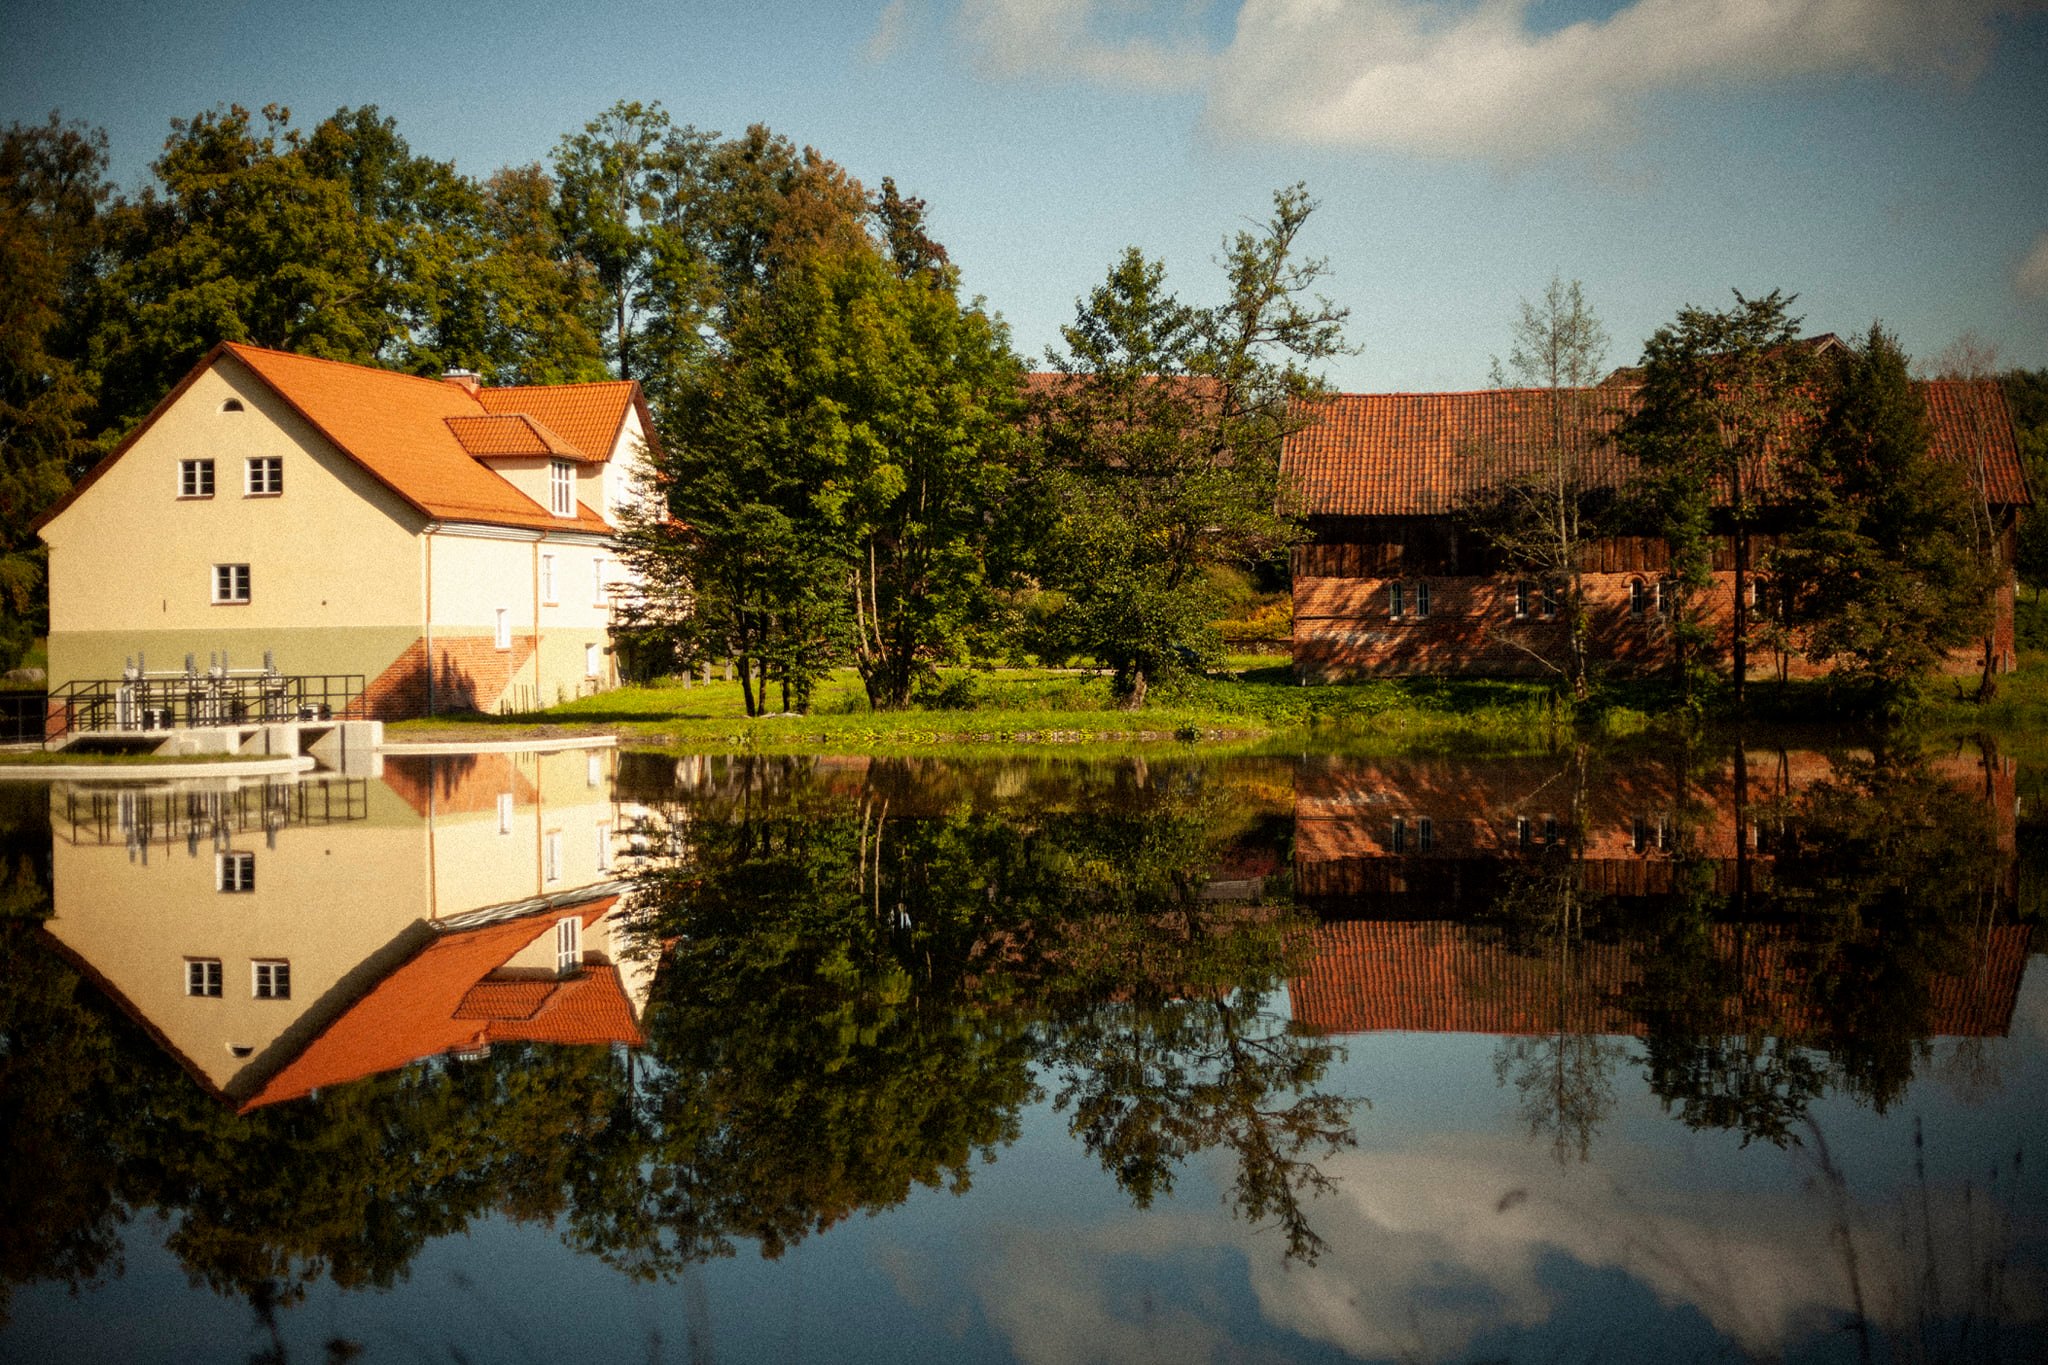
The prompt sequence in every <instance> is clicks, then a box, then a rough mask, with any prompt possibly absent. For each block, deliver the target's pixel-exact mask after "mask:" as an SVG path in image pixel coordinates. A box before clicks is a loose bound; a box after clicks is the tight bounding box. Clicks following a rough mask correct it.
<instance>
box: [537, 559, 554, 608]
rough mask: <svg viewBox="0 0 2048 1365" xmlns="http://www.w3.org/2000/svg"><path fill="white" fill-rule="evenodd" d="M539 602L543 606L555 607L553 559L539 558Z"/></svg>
mask: <svg viewBox="0 0 2048 1365" xmlns="http://www.w3.org/2000/svg"><path fill="white" fill-rule="evenodd" d="M540 600H541V604H542V605H543V606H549V607H552V606H554V605H555V557H554V556H553V555H542V556H541V557H540Z"/></svg>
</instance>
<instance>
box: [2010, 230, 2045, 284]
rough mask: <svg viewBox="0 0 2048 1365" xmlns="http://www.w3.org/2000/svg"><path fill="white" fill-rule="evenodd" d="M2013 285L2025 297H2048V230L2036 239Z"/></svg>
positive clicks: (2014, 277) (2015, 276)
mask: <svg viewBox="0 0 2048 1365" xmlns="http://www.w3.org/2000/svg"><path fill="white" fill-rule="evenodd" d="M2013 285H2014V286H2015V287H2016V288H2017V289H2018V290H2019V291H2020V297H2021V298H2023V299H2048V232H2044V233H2042V234H2041V235H2040V236H2039V237H2036V238H2035V239H2034V246H2033V249H2032V250H2031V251H2029V252H2028V253H2027V259H2025V260H2024V261H2021V262H2020V268H2019V273H2018V274H2016V275H2014V276H2013Z"/></svg>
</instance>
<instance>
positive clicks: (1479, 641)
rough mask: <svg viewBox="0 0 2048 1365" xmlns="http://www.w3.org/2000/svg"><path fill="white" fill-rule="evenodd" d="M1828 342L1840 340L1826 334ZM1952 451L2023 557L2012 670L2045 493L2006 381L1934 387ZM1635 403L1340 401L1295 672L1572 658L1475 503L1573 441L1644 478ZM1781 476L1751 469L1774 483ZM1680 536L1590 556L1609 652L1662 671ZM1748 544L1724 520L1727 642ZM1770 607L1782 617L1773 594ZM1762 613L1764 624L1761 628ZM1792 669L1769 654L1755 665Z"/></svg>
mask: <svg viewBox="0 0 2048 1365" xmlns="http://www.w3.org/2000/svg"><path fill="white" fill-rule="evenodd" d="M1817 340H1819V341H1823V342H1828V341H1829V339H1825V338H1821V339H1817ZM1920 389H1921V392H1922V393H1923V394H1924V395H1925V396H1926V399H1927V404H1928V415H1929V418H1930V420H1931V422H1932V425H1933V435H1934V440H1933V451H1934V454H1935V456H1936V458H1938V459H1943V460H1947V461H1950V462H1953V463H1957V464H1960V465H1962V466H1963V467H1964V468H1966V469H1969V470H1971V471H1972V472H1973V475H1974V476H1975V478H1976V481H1977V482H1978V483H1979V484H1980V486H1981V487H1982V488H1983V490H1984V498H1985V504H1986V507H1987V509H1988V511H1989V514H1990V517H1991V521H1992V524H1993V526H1994V528H1995V529H1996V531H1997V533H1998V538H1997V542H1996V543H1997V548H1998V553H1999V554H2000V557H2001V562H2002V563H2003V564H2004V565H2006V566H2007V570H2008V572H2007V574H2006V577H2005V580H2004V582H2003V584H2002V585H2001V587H2000V588H1999V590H1998V594H1997V599H1996V610H1997V621H1996V626H1995V628H1994V631H1993V649H1994V652H1995V654H1996V656H1997V662H1998V664H1999V666H2000V667H2002V668H2008V669H2009V668H2011V667H2012V666H2013V663H2014V651H2013V635H2012V620H2013V586H2012V578H2011V574H2010V566H2011V565H2012V563H2013V555H2014V553H2015V550H2016V542H2015V540H2014V528H2015V526H2016V524H2017V513H2018V509H2019V508H2020V507H2021V506H2023V505H2026V504H2028V503H2029V502H2030V501H2031V499H2030V498H2029V496H2028V492H2027V488H2026V483H2025V480H2024V478H2023V477H2022V475H2021V472H2020V463H2019V453H2018V446H2017V443H2016V441H2015V438H2014V435H2013V425H2012V417H2011V414H2010V413H2009V411H2008V410H2007V408H2006V405H2005V399H2004V395H2003V393H2002V391H2001V390H2000V389H1999V387H1998V385H1997V384H1996V383H1995V382H1993V381H1982V382H1975V381H1972V382H1965V381H1938V382H1930V383H1925V384H1922V385H1921V386H1920ZM1633 401H1634V390H1633V389H1632V388H1631V387H1629V386H1628V385H1627V384H1625V383H1621V384H1615V383H1610V384H1609V385H1606V386H1602V387H1601V388H1598V389H1588V390H1578V391H1568V392H1566V393H1564V394H1563V395H1562V396H1560V395H1557V394H1553V393H1551V392H1550V391H1547V390H1531V389H1490V390H1482V391H1479V392H1473V393H1388V394H1338V395H1335V396H1333V397H1332V398H1331V399H1330V400H1329V401H1328V403H1327V404H1326V405H1325V407H1324V408H1323V410H1322V412H1321V415H1320V417H1319V419H1318V420H1317V421H1316V422H1315V423H1314V424H1312V425H1311V426H1309V427H1308V428H1307V429H1306V430H1304V431H1302V432H1301V433H1299V434H1298V435H1297V436H1295V437H1294V438H1292V440H1291V441H1290V442H1289V445H1288V450H1287V455H1286V461H1285V463H1286V468H1287V472H1288V473H1289V474H1290V476H1291V477H1292V478H1293V480H1294V484H1295V487H1296V488H1297V489H1298V490H1299V492H1300V494H1301V496H1302V498H1303V500H1304V507H1303V510H1304V511H1305V512H1306V513H1307V515H1308V519H1309V526H1310V529H1311V531H1312V533H1313V536H1314V540H1313V543H1311V544H1309V545H1306V546H1303V547H1302V548H1300V549H1298V550H1296V551H1295V556H1294V564H1293V579H1294V666H1295V671H1296V673H1297V674H1299V675H1300V676H1301V677H1303V678H1305V679H1315V680H1329V679H1336V678H1344V677H1355V676H1370V675H1398V674H1432V673H1468V674H1492V675H1509V674H1529V673H1539V672H1543V671H1545V669H1544V666H1543V665H1542V664H1540V663H1539V662H1538V658H1539V656H1540V657H1543V658H1548V659H1551V660H1557V659H1560V658H1562V651H1563V645H1564V628H1565V627H1564V620H1563V614H1562V612H1561V611H1560V610H1558V604H1557V603H1556V602H1555V601H1553V600H1552V599H1551V598H1550V597H1548V596H1547V595H1546V594H1545V593H1544V592H1543V591H1542V590H1541V588H1540V585H1537V584H1533V583H1531V582H1529V581H1527V580H1526V579H1524V578H1519V577H1518V576H1517V575H1515V574H1513V573H1510V572H1508V570H1507V566H1505V565H1503V564H1502V562H1501V561H1500V558H1499V556H1498V554H1497V553H1495V552H1494V550H1493V549H1492V548H1491V547H1490V545H1489V544H1488V542H1487V541H1486V539H1485V538H1484V537H1483V536H1482V535H1481V534H1480V533H1479V532H1478V530H1477V528H1476V526H1475V523H1474V519H1473V515H1472V513H1471V511H1470V510H1469V509H1470V506H1471V504H1472V502H1473V500H1474V498H1475V496H1476V495H1478V494H1479V493H1480V492H1481V491H1482V490H1483V489H1485V488H1486V487H1488V486H1490V485H1492V484H1495V483H1497V482H1499V481H1500V480H1501V479H1502V478H1504V477H1521V476H1526V475H1527V474H1529V473H1531V472H1532V471H1534V470H1537V469H1539V468H1542V467H1544V465H1545V463H1546V462H1547V461H1548V459H1549V455H1548V453H1547V452H1549V451H1551V450H1553V449H1556V448H1557V446H1558V445H1559V443H1560V441H1562V443H1564V444H1565V445H1566V446H1567V448H1574V449H1577V450H1579V451H1582V452H1584V454H1583V457H1582V458H1583V461H1584V464H1583V467H1584V468H1585V470H1586V472H1587V476H1588V481H1589V482H1590V483H1591V484H1593V485H1595V486H1601V485H1604V486H1608V487H1619V486H1620V485H1621V484H1622V483H1624V482H1625V481H1626V480H1627V479H1628V478H1629V477H1630V474H1631V472H1632V471H1631V469H1630V467H1629V466H1628V464H1627V462H1626V461H1625V460H1624V459H1623V458H1622V457H1621V456H1620V455H1619V454H1618V453H1617V452H1616V451H1615V449H1614V447H1613V445H1612V443H1611V441H1610V440H1609V437H1610V435H1611V433H1612V431H1613V429H1614V427H1615V425H1616V423H1617V421H1618V420H1619V417H1620V414H1621V413H1622V412H1623V411H1625V410H1626V409H1627V408H1628V406H1629V405H1630V404H1631V403H1632V402H1633ZM1766 479H1767V471H1762V470H1759V471H1754V472H1752V473H1751V474H1750V479H1749V481H1750V485H1751V487H1752V488H1754V487H1758V486H1764V481H1765V480H1766ZM1755 528H1756V533H1755V534H1753V535H1752V536H1751V538H1750V540H1751V547H1750V555H1751V567H1752V569H1754V568H1755V567H1757V566H1758V565H1759V564H1761V563H1762V562H1763V559H1764V556H1765V554H1766V553H1767V551H1768V549H1769V547H1770V545H1771V544H1772V540H1773V536H1774V534H1776V533H1778V532H1781V531H1782V528H1781V527H1774V525H1773V524H1772V523H1771V521H1770V519H1769V515H1768V513H1765V514H1764V515H1763V516H1762V517H1760V518H1758V519H1757V520H1756V521H1755ZM1667 567H1668V556H1667V554H1666V551H1665V547H1664V543H1663V542H1662V541H1661V540H1660V539H1657V538H1654V537H1650V536H1616V537H1611V538H1608V539H1604V540H1600V541H1598V542H1596V543H1594V544H1593V545H1592V546H1591V547H1590V549H1589V552H1588V556H1587V560H1586V562H1585V564H1584V565H1583V568H1584V569H1585V577H1584V583H1585V593H1586V606H1587V611H1588V617H1589V623H1590V626H1591V630H1592V648H1593V651H1594V657H1595V658H1596V659H1597V660H1600V661H1602V662H1604V663H1608V664H1612V665H1619V666H1623V667H1635V668H1647V667H1652V666H1655V665H1657V664H1659V663H1661V662H1663V661H1664V660H1666V659H1667V658H1668V649H1669V639H1668V633H1667V630H1666V623H1665V619H1664V614H1663V598H1662V596H1661V589H1660V584H1661V580H1662V579H1663V577H1664V575H1665V573H1666V570H1667ZM1734 570H1735V554H1734V542H1733V537H1732V536H1731V535H1730V534H1729V533H1728V528H1727V526H1726V525H1725V524H1724V525H1723V526H1722V527H1721V535H1720V537H1719V539H1718V541H1717V545H1716V548H1715V551H1714V579H1715V584H1714V588H1713V590H1712V591H1711V592H1710V593H1709V595H1708V598H1707V601H1706V606H1705V610H1706V612H1707V615H1708V617H1709V619H1710V620H1712V621H1713V622H1715V623H1716V624H1717V625H1718V628H1719V630H1720V632H1721V637H1722V641H1723V646H1724V648H1725V646H1726V643H1727V641H1729V640H1730V639H1732V637H1733V620H1734V593H1735V587H1734ZM1760 600H1761V602H1762V603H1763V604H1764V608H1765V610H1766V611H1767V610H1768V594H1767V592H1766V594H1765V595H1764V597H1763V598H1762V599H1760ZM1755 624H1756V623H1754V622H1753V624H1752V632H1754V629H1755ZM1781 662H1785V663H1786V664H1787V666H1788V668H1789V669H1790V670H1791V671H1795V672H1796V671H1798V670H1799V669H1800V668H1801V667H1802V666H1801V665H1799V664H1798V663H1797V662H1796V661H1789V660H1787V661H1781V660H1780V659H1779V658H1778V656H1776V655H1775V654H1768V653H1766V652H1765V651H1763V650H1760V649H1755V648H1753V649H1752V652H1751V665H1752V668H1753V669H1756V670H1758V671H1760V672H1761V671H1772V670H1775V669H1776V668H1777V667H1778V666H1779V664H1780V663H1781Z"/></svg>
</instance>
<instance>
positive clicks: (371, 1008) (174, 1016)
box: [0, 747, 2048, 1365]
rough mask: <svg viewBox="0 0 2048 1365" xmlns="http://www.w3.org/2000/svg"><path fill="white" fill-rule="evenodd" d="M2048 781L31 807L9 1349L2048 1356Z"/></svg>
mask: <svg viewBox="0 0 2048 1365" xmlns="http://www.w3.org/2000/svg"><path fill="white" fill-rule="evenodd" d="M2023 789H2026V781H2025V776H2024V775H2022V774H2021V773H2019V772H2018V771H2017V770H2016V768H2015V767H2014V765H2013V764H2012V762H2011V761H2010V760H2008V759H2001V758H1998V757H1995V756H1987V755H1985V754H1983V753H1980V752H1977V751H1975V750H1965V751H1961V752H1954V753H1942V754H1939V755H1934V756H1931V757H1929V756H1924V755H1917V756H1902V755H1889V754H1876V755H1874V754H1872V753H1870V752H1868V751H1848V750H1844V751H1838V752H1831V753H1823V752H1810V751H1788V750H1784V749H1777V748H1771V749H1766V748H1761V747H1756V748H1749V749H1747V750H1744V751H1723V750H1705V749H1697V748H1696V749H1692V750H1689V751H1680V750H1668V751H1667V750H1631V751H1629V752H1627V753H1625V754H1624V753H1602V752H1600V751H1595V750H1584V751H1576V752H1564V753H1559V754H1556V755H1552V756H1547V757H1542V758H1516V759H1507V760H1502V759H1468V758H1462V757H1439V758H1420V759H1382V758H1353V757H1331V756H1309V757H1302V758H1299V759H1234V760H1205V759H1202V758H1199V757H1192V756H1191V757H1186V758H1173V759H1157V758H1155V759H1149V760H1137V759H1131V760H1124V761H1120V762H1118V761H1113V762H1075V761H1063V760H1059V759H1057V758H1045V759H1038V760H1024V761H992V762H941V761H931V760H910V761H905V760H869V759H855V758H844V759H842V758H818V759H809V760H798V761H787V760H765V759H695V758H686V759H682V760H677V759H675V758H673V757H669V756H660V757H657V756H650V755H638V754H619V753H616V752H613V751H609V750H606V751H595V752H560V753H552V754H547V755H534V754H519V755H491V756H483V757H460V758H437V759H407V760H396V759H387V760H386V761H385V762H384V764H383V767H382V772H381V774H380V775H379V776H375V777H370V778H366V779H365V778H356V779H341V778H320V777H309V778H307V779H305V780H301V781H295V782H270V783H266V782H262V781H251V782H247V783H243V784H240V785H236V784H233V783H231V782H221V781H208V782H196V783H177V784H172V785H167V786H163V787H158V788H150V789H146V790H137V789H128V788H113V787H104V786H94V785H90V784H85V783H60V784H56V785H54V786H31V785H27V784H18V783H17V784H0V904H4V910H5V913H4V915H0V934H4V937H0V1157H4V1160H0V1359H6V1360H21V1361H39V1362H40V1361H74V1360H78V1361H85V1360H93V1361H98V1360H134V1361H155V1360H162V1361H173V1360H176V1361H185V1360H194V1359H200V1360H234V1361H245V1360H247V1361H253V1360H259V1359H260V1360H266V1361H277V1360H292V1361H301V1362H322V1361H330V1360H334V1361H338V1360H343V1359H361V1360H367V1361H451V1360H453V1361H499V1360H509V1361H548V1362H555V1361H583V1360H591V1361H600V1360H601V1361H615V1360H660V1361H670V1360H673V1361H756V1360H762V1361H778V1362H779V1361H793V1360H821V1361H837V1360H873V1361H899V1360H989V1361H1009V1360H1017V1361H1028V1362H1058V1361H1095V1360H1103V1361H1143V1360H1161V1361H1169V1362H1173V1363H1174V1365H1188V1363H1189V1362H1199V1361H1210V1360H1217V1361H1225V1360H1228V1361H1240V1360H1249V1361H1266V1360H1274V1361H1281V1360H1352V1359H1365V1360H1404V1361H1405V1360H1429V1361H1434V1360H1502V1359H1512V1360H1541V1361H1575V1360H1649V1359H1655V1360H1673V1359H1682V1360H1701V1359H1704V1360H1714V1359H1745V1358H1764V1359H1781V1358H1782V1359H1796V1360H1808V1359H1813V1360H1837V1359H1839V1360H1858V1359H1865V1358H1868V1359H1881V1360H1882V1359H1897V1360H1921V1359H2011V1360H2031V1359H2040V1358H2043V1357H2044V1356H2048V1192H2044V1188H2043V1182H2042V1179H2041V1176H2040V1174H2039V1171H2040V1167H2041V1164H2042V1162H2043V1160H2044V1159H2048V1142H2044V1138H2048V1120H2044V1109H2043V1104H2042V1097H2043V1096H2044V1095H2048V968H2044V964H2043V963H2042V962H2041V960H2040V957H2039V955H2038V951H2037V950H2038V949H2040V948H2041V947H2042V940H2041V937H2040V933H2039V924H2040V918H2039V910H2040V907H2041V906H2042V904H2043V901H2044V894H2043V875H2042V873H2043V865H2044V863H2048V859H2044V858H2043V857H2042V855H2041V853H2040V852H2039V850H2038V848H2037V844H2038V843H2039V842H2040V835H2039V833H2038V832H2037V827H2036V826H2035V825H2033V824H2032V822H2031V820H2032V817H2033V815H2034V814H2035V812H2034V811H2033V810H2032V808H2031V796H2029V797H2028V800H2027V801H2026V802H2023V801H2022V799H2021V792H2022V791H2023Z"/></svg>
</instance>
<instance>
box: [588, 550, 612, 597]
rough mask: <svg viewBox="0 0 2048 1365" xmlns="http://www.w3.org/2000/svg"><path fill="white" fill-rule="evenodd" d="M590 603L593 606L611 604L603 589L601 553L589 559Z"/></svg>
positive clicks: (602, 559)
mask: <svg viewBox="0 0 2048 1365" xmlns="http://www.w3.org/2000/svg"><path fill="white" fill-rule="evenodd" d="M590 605H591V606H593V607H608V606H610V605H611V599H610V598H609V597H607V596H606V595H605V591H604V556H603V555H599V556H598V557H597V558H596V559H593V560H591V561H590Z"/></svg>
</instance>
